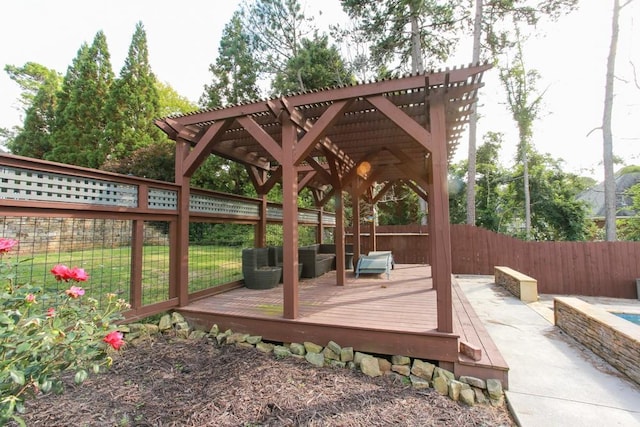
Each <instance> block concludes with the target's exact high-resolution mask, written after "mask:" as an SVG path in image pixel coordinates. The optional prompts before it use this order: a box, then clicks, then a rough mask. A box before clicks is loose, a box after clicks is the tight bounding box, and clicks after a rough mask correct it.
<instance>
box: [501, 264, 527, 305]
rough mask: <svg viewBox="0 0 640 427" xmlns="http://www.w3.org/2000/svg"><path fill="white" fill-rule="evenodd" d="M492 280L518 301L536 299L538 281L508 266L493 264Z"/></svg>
mask: <svg viewBox="0 0 640 427" xmlns="http://www.w3.org/2000/svg"><path fill="white" fill-rule="evenodd" d="M494 280H495V282H496V284H497V285H500V286H502V287H503V288H505V289H506V290H508V291H509V292H510V293H511V294H512V295H514V296H516V297H518V299H520V301H524V302H535V301H538V281H537V280H536V279H534V278H533V277H529V276H527V275H526V274H522V273H520V272H519V271H516V270H514V269H512V268H509V267H502V266H495V267H494Z"/></svg>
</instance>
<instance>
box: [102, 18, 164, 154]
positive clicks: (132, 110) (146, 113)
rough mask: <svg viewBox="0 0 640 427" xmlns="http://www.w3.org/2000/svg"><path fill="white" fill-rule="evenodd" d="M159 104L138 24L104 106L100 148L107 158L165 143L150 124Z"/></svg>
mask: <svg viewBox="0 0 640 427" xmlns="http://www.w3.org/2000/svg"><path fill="white" fill-rule="evenodd" d="M159 102H160V98H159V95H158V90H157V87H156V77H155V75H154V74H153V72H152V71H151V65H150V64H149V50H148V47H147V35H146V32H145V30H144V26H143V25H142V22H138V24H136V29H135V32H134V33H133V37H132V38H131V45H130V46H129V52H128V55H127V58H126V59H125V62H124V66H123V67H122V70H120V77H119V78H118V79H117V80H116V81H115V83H114V84H113V87H112V89H111V91H110V92H109V99H108V100H107V104H106V116H107V117H108V119H109V123H108V125H107V127H106V130H105V134H104V145H105V148H106V149H107V156H108V157H109V158H111V159H120V158H123V157H125V156H127V155H129V153H131V152H133V151H134V150H136V149H138V148H141V147H145V146H148V145H150V144H152V143H154V142H158V141H162V140H164V139H165V136H164V135H163V133H162V132H161V131H160V129H158V128H157V127H156V126H155V124H154V122H153V119H155V118H157V117H158V116H159V112H160V104H159Z"/></svg>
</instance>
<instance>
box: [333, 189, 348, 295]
mask: <svg viewBox="0 0 640 427" xmlns="http://www.w3.org/2000/svg"><path fill="white" fill-rule="evenodd" d="M335 204H336V228H335V229H334V236H333V237H334V243H335V244H336V280H337V282H338V283H337V284H338V286H344V285H345V282H346V274H345V267H346V264H345V255H344V253H345V249H344V196H343V195H342V191H337V192H336V195H335Z"/></svg>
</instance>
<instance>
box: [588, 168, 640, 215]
mask: <svg viewBox="0 0 640 427" xmlns="http://www.w3.org/2000/svg"><path fill="white" fill-rule="evenodd" d="M635 184H640V172H629V173H625V174H621V175H619V176H617V177H616V210H617V215H616V216H618V217H628V216H633V215H635V214H636V212H635V211H634V210H633V209H631V208H630V206H631V204H632V200H631V197H629V196H627V195H625V192H626V191H627V190H628V189H629V188H631V187H632V186H634V185H635ZM578 200H584V201H585V202H587V203H588V204H589V206H590V207H591V214H590V217H591V218H604V182H601V183H599V184H598V185H596V186H593V187H591V188H589V189H587V190H585V191H583V192H582V193H580V194H579V195H578Z"/></svg>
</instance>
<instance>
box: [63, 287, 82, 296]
mask: <svg viewBox="0 0 640 427" xmlns="http://www.w3.org/2000/svg"><path fill="white" fill-rule="evenodd" d="M64 292H65V293H66V294H67V295H69V296H70V297H71V298H78V297H80V296H82V295H84V289H82V288H80V287H78V286H72V287H70V288H69V289H67V290H66V291H64Z"/></svg>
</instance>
